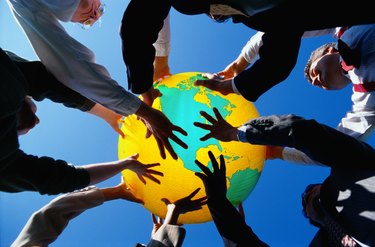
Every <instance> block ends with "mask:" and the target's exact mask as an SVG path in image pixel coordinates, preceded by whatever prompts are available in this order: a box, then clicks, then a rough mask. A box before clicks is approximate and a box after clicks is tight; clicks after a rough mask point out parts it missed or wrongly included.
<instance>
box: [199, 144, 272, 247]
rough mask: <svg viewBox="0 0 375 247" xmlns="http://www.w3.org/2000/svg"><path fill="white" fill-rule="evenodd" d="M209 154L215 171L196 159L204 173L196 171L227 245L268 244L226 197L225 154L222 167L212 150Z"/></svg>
mask: <svg viewBox="0 0 375 247" xmlns="http://www.w3.org/2000/svg"><path fill="white" fill-rule="evenodd" d="M208 155H209V157H210V159H211V163H212V167H213V172H211V171H210V169H209V168H207V167H206V166H205V165H203V164H202V163H201V162H200V161H198V160H196V161H195V163H196V164H197V165H198V167H199V168H200V169H201V170H202V173H195V175H196V176H197V177H199V178H200V179H201V180H202V182H203V184H204V186H205V189H206V194H207V205H208V208H209V210H210V213H211V215H212V219H213V220H214V223H215V225H216V228H217V229H218V231H219V233H220V235H221V236H222V238H223V241H224V244H225V246H268V245H267V244H265V243H264V242H262V241H261V240H260V239H259V238H258V237H257V236H256V234H255V233H254V232H253V231H252V229H251V228H250V227H249V226H248V225H246V222H245V220H244V218H243V217H242V216H241V214H240V213H239V212H238V211H237V209H236V208H235V207H234V206H233V205H232V204H231V203H230V202H229V200H228V199H227V197H226V193H227V181H226V167H225V161H224V157H223V155H220V167H219V164H218V162H217V161H216V159H215V156H214V155H213V153H212V152H211V151H209V152H208Z"/></svg>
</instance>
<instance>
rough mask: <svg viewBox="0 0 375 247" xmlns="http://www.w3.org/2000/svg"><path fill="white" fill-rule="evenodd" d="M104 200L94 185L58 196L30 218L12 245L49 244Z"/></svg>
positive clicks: (16, 246) (12, 246)
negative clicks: (68, 226)
mask: <svg viewBox="0 0 375 247" xmlns="http://www.w3.org/2000/svg"><path fill="white" fill-rule="evenodd" d="M103 202H104V196H103V193H102V192H101V190H100V189H98V188H96V187H94V186H90V187H87V188H85V189H82V190H79V191H76V192H72V193H67V194H63V195H61V196H59V197H56V198H55V199H53V200H52V201H51V202H50V203H48V204H47V205H45V206H44V207H42V208H41V209H39V210H38V211H37V212H35V213H34V214H33V215H32V216H31V217H30V218H29V220H28V221H27V223H26V225H25V226H24V227H23V229H22V231H21V232H20V234H19V235H18V237H17V239H16V240H15V241H14V242H13V243H12V245H11V247H22V246H48V245H49V244H51V243H52V242H54V241H55V240H56V239H57V237H58V236H59V235H60V234H61V233H62V231H63V230H64V229H65V228H66V226H67V225H68V224H69V221H70V220H72V219H73V218H75V217H77V216H78V215H80V214H81V213H83V212H84V211H86V210H87V209H89V208H93V207H97V206H99V205H101V204H103Z"/></svg>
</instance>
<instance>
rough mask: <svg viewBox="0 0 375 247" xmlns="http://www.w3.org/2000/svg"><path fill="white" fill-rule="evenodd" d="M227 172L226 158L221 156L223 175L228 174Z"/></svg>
mask: <svg viewBox="0 0 375 247" xmlns="http://www.w3.org/2000/svg"><path fill="white" fill-rule="evenodd" d="M226 170H227V168H226V166H225V160H224V156H223V155H222V154H221V155H220V171H221V173H223V174H226Z"/></svg>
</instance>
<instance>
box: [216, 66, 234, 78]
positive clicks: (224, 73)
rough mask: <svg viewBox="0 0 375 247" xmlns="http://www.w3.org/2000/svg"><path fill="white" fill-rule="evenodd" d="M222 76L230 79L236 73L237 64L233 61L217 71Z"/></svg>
mask: <svg viewBox="0 0 375 247" xmlns="http://www.w3.org/2000/svg"><path fill="white" fill-rule="evenodd" d="M217 74H218V75H219V76H222V78H223V79H230V78H233V77H235V76H236V75H237V64H236V63H235V62H232V63H230V64H229V65H228V66H227V67H226V68H225V69H224V70H222V71H220V72H218V73H217Z"/></svg>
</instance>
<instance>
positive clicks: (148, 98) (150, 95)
mask: <svg viewBox="0 0 375 247" xmlns="http://www.w3.org/2000/svg"><path fill="white" fill-rule="evenodd" d="M160 96H162V93H161V92H160V90H159V89H155V88H154V87H151V88H150V89H149V90H147V92H145V93H143V94H142V100H143V102H145V103H146V104H147V105H149V106H152V104H153V103H154V100H155V99H156V98H157V97H160Z"/></svg>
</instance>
